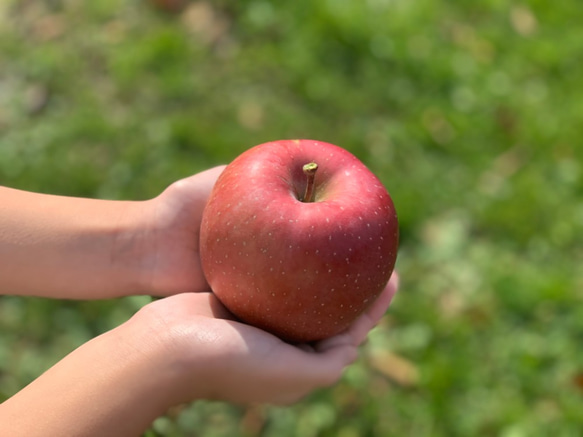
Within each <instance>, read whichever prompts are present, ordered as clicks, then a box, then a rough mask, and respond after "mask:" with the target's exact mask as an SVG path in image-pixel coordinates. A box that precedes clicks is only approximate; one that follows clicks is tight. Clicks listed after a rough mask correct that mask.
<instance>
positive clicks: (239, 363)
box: [0, 276, 397, 437]
mask: <svg viewBox="0 0 583 437" xmlns="http://www.w3.org/2000/svg"><path fill="white" fill-rule="evenodd" d="M396 290H397V279H396V276H394V277H393V278H392V280H391V281H390V282H389V284H388V286H387V288H386V289H385V291H384V292H383V293H382V294H381V296H380V297H379V298H378V299H377V301H376V302H375V303H374V305H373V306H372V307H371V308H370V309H369V310H368V311H367V312H366V313H365V314H363V315H362V316H361V317H360V318H359V319H358V320H357V321H356V322H355V323H354V324H353V325H352V327H351V328H350V329H349V330H348V331H346V332H345V333H343V334H341V335H338V336H336V337H333V338H330V339H328V340H324V341H321V342H319V343H317V344H315V345H313V346H308V345H303V347H296V346H291V345H289V344H287V343H284V342H282V341H280V340H279V339H277V338H276V337H274V336H272V335H270V334H268V333H266V332H264V331H261V330H259V329H256V328H253V327H251V326H248V325H244V324H241V323H237V322H235V321H233V320H232V317H231V315H230V314H229V313H228V311H227V310H226V309H225V308H224V307H223V306H222V305H221V304H220V303H219V302H218V300H217V299H216V298H215V297H214V296H213V295H212V294H211V293H184V294H179V295H176V296H172V297H169V298H166V299H162V300H158V301H156V302H153V303H151V304H149V305H147V306H146V307H144V308H143V309H142V310H140V311H139V312H138V313H137V314H136V315H135V316H134V317H133V318H132V319H130V320H129V321H128V322H126V323H125V324H123V325H121V326H120V327H118V328H116V329H114V330H113V331H110V332H108V333H106V334H103V335H101V336H100V337H97V338H95V339H94V340H92V341H90V342H88V343H86V344H84V345H83V346H81V347H80V348H79V349H77V350H75V351H74V352H73V353H71V354H70V355H68V356H67V357H65V358H64V359H63V360H62V361H61V362H59V363H58V364H56V365H55V366H54V367H53V368H51V369H49V370H48V371H47V372H46V373H45V374H43V375H42V376H41V377H39V378H38V379H37V380H35V381H34V382H33V383H31V384H30V385H29V386H28V387H26V388H24V389H23V390H22V391H21V392H19V393H17V394H16V395H15V396H13V397H12V398H10V399H9V400H7V401H6V402H5V403H3V404H2V405H0V434H2V435H10V436H14V437H20V436H27V437H35V436H39V437H40V436H45V435H67V436H98V435H107V436H112V437H115V436H123V437H128V436H134V435H136V436H137V435H140V433H142V432H143V431H144V430H146V429H147V428H148V427H149V426H150V424H151V422H152V421H153V420H154V419H155V418H156V417H158V416H159V415H161V414H163V413H164V412H165V411H166V410H167V409H168V408H169V407H171V406H173V405H175V404H178V403H182V402H189V401H192V400H196V399H219V400H223V401H230V402H238V403H254V402H260V403H276V404H282V403H284V404H287V403H291V402H294V401H297V400H298V399H300V398H301V397H303V396H305V395H307V394H308V393H310V392H312V391H313V390H315V389H317V388H320V387H324V386H328V385H331V384H333V383H335V382H336V381H337V380H338V379H339V378H340V376H341V375H342V371H343V369H344V368H345V367H346V366H347V365H348V364H350V363H351V362H352V361H354V360H355V359H356V357H357V348H358V346H359V345H360V344H361V343H362V342H363V341H364V339H365V338H366V336H367V334H368V332H369V331H370V329H372V327H373V326H374V325H375V324H376V323H377V322H378V320H379V319H380V318H381V317H382V315H383V314H384V312H385V311H386V309H387V307H388V305H389V303H390V302H391V299H392V297H393V295H394V294H395V292H396Z"/></svg>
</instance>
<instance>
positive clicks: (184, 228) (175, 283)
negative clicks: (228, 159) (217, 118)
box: [0, 167, 222, 299]
mask: <svg viewBox="0 0 583 437" xmlns="http://www.w3.org/2000/svg"><path fill="white" fill-rule="evenodd" d="M221 171H222V167H218V168H215V169H211V170H208V171H206V172H203V173H199V174H198V175H195V176H193V177H191V178H188V179H185V180H182V181H179V182H177V183H175V184H173V185H172V186H170V187H169V188H168V189H167V190H165V191H164V192H163V193H162V194H161V195H160V196H158V197H156V198H154V199H152V200H148V201H142V202H125V201H109V200H97V199H81V198H73V197H64V196H52V195H45V194H37V193H29V192H25V191H20V190H14V189H10V188H4V187H0V294H22V295H36V296H46V297H59V298H77V299H97V298H108V297H117V296H124V295H130V294H154V295H168V294H174V293H178V292H184V291H202V290H204V289H206V282H205V280H204V276H203V275H202V271H201V268H200V262H199V259H198V228H199V227H200V218H201V214H202V210H203V208H204V204H205V202H206V198H207V197H208V194H209V192H210V190H211V188H212V186H213V184H214V181H215V180H216V178H217V177H218V175H219V174H220V172H221Z"/></svg>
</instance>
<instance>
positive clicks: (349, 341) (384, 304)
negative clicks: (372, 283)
mask: <svg viewBox="0 0 583 437" xmlns="http://www.w3.org/2000/svg"><path fill="white" fill-rule="evenodd" d="M398 287H399V276H398V274H397V273H396V272H394V273H393V276H392V277H391V279H390V280H389V283H388V284H387V286H386V287H385V289H384V290H383V291H382V292H381V294H380V295H379V297H378V298H377V299H376V300H375V302H374V303H373V304H372V306H371V307H370V308H368V309H367V310H366V311H365V312H364V313H363V314H362V315H361V316H360V317H359V318H358V319H356V321H355V322H354V323H353V324H352V326H350V328H348V330H346V331H345V332H343V333H342V334H339V335H336V336H334V337H332V338H329V339H326V340H323V341H321V342H319V343H317V345H316V346H315V348H316V350H318V351H327V350H330V349H332V348H336V347H339V346H343V345H351V346H353V347H357V346H359V345H360V344H361V343H362V342H363V341H364V340H365V339H366V337H367V335H368V333H369V332H370V330H371V329H372V328H374V327H375V326H376V324H377V323H378V322H379V321H380V319H381V318H382V317H383V315H384V314H385V312H386V311H387V309H388V307H389V305H390V304H391V302H392V300H393V297H394V296H395V294H396V292H397V289H398Z"/></svg>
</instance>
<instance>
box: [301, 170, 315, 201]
mask: <svg viewBox="0 0 583 437" xmlns="http://www.w3.org/2000/svg"><path fill="white" fill-rule="evenodd" d="M302 170H303V171H304V174H305V175H306V177H307V179H308V181H307V183H306V192H305V193H304V197H303V199H302V202H306V203H310V202H313V201H314V179H315V178H316V170H318V164H316V163H315V162H310V163H309V164H306V165H304V166H303V167H302Z"/></svg>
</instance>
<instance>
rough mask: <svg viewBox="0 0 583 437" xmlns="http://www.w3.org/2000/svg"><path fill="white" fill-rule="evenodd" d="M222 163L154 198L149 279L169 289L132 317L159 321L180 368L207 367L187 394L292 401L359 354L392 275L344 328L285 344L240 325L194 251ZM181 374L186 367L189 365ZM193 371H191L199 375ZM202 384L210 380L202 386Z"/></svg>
mask: <svg viewBox="0 0 583 437" xmlns="http://www.w3.org/2000/svg"><path fill="white" fill-rule="evenodd" d="M223 168H224V167H217V168H214V169H211V170H207V171H205V172H202V173H199V174H197V175H195V176H192V177H190V178H187V179H184V180H181V181H178V182H176V183H174V184H172V185H171V186H170V187H169V188H168V189H167V190H165V191H164V192H163V193H162V194H161V195H160V196H158V197H157V198H155V199H153V200H152V201H151V202H152V205H151V207H152V206H153V207H154V210H155V211H156V213H155V214H154V216H155V217H156V223H157V228H156V232H155V235H158V236H159V240H158V242H157V243H156V247H157V248H158V253H157V255H156V259H157V260H159V262H158V264H156V266H155V268H154V269H153V271H152V272H151V276H150V278H149V283H150V288H151V289H153V290H159V293H158V294H167V295H172V296H170V297H167V298H165V299H162V300H158V301H156V302H153V303H151V304H149V305H147V306H146V307H144V308H143V309H142V310H141V311H140V312H139V313H138V314H137V315H136V319H137V320H141V323H144V324H145V325H149V326H160V327H161V328H160V329H161V330H163V331H164V332H165V333H166V334H165V335H168V334H169V333H170V336H171V338H169V339H166V340H164V341H165V342H166V343H167V344H169V345H171V346H170V347H171V348H173V349H174V350H176V351H179V353H180V354H181V357H180V359H179V361H180V362H181V363H182V365H184V366H185V367H189V366H192V367H196V368H198V369H200V366H201V362H202V361H204V362H206V364H205V366H204V367H205V369H206V370H207V371H208V372H210V373H212V374H210V375H204V376H203V377H202V378H197V380H196V381H192V384H193V385H196V387H192V386H191V385H189V384H188V381H184V385H183V389H184V390H185V393H184V395H183V396H184V399H185V400H186V399H188V398H189V397H192V395H191V394H189V393H192V392H196V391H198V390H200V389H202V390H201V391H202V395H201V396H200V397H203V398H214V399H221V400H227V401H234V402H269V403H290V402H294V401H297V400H298V399H299V398H301V397H303V396H305V395H306V394H308V393H309V392H311V391H312V390H314V389H316V388H319V387H324V386H328V385H331V384H334V383H335V382H336V381H337V380H338V379H339V378H340V376H341V374H342V371H343V369H344V368H345V367H346V366H347V365H349V364H350V363H352V362H353V361H354V360H355V359H356V357H357V348H358V346H359V345H360V344H361V343H362V342H363V341H364V340H365V339H366V337H367V335H368V332H369V331H370V330H371V329H372V328H373V327H374V326H375V325H376V324H377V322H378V321H379V320H380V319H381V317H382V316H383V314H384V313H385V311H386V310H387V308H388V306H389V304H390V302H391V300H392V298H393V296H394V294H395V293H396V291H397V288H398V278H397V275H396V274H395V275H393V277H392V278H391V281H390V282H389V284H388V285H387V287H386V288H385V290H384V291H383V293H382V294H381V295H380V297H379V298H378V299H377V301H376V302H375V303H374V305H373V306H372V307H371V308H369V310H368V311H367V312H366V313H364V314H363V315H362V316H361V317H360V318H359V319H357V321H356V322H355V323H354V324H353V325H352V326H351V327H350V329H349V330H347V331H346V332H344V333H342V334H340V335H337V336H335V337H333V338H330V339H327V340H323V341H320V342H317V343H315V344H312V345H290V344H288V343H285V342H283V341H281V340H279V339H278V338H277V337H275V336H273V335H271V334H269V333H267V332H264V331H262V330H260V329H257V328H254V327H252V326H248V325H245V324H241V323H238V322H237V321H236V319H235V318H234V317H233V315H232V314H230V313H229V311H228V310H227V309H226V308H225V307H224V306H223V305H222V304H221V303H220V302H219V301H218V299H217V298H216V297H215V296H214V295H213V294H212V293H210V292H208V291H207V290H209V288H208V285H207V284H206V281H205V279H204V275H203V273H202V269H201V265H200V259H199V254H198V243H199V235H198V230H199V229H200V221H201V217H202V210H203V208H204V204H205V203H206V199H207V198H208V195H209V193H210V190H211V189H212V187H213V185H214V183H215V181H216V178H217V177H218V176H219V174H220V172H221V171H222V170H223ZM185 373H187V374H188V373H189V372H188V371H186V372H185ZM196 373H198V372H193V374H196ZM201 382H210V384H209V386H208V387H202V386H201Z"/></svg>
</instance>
